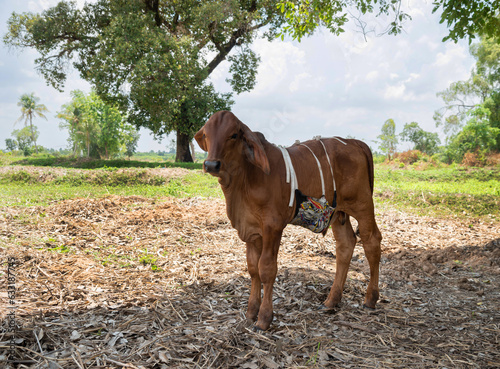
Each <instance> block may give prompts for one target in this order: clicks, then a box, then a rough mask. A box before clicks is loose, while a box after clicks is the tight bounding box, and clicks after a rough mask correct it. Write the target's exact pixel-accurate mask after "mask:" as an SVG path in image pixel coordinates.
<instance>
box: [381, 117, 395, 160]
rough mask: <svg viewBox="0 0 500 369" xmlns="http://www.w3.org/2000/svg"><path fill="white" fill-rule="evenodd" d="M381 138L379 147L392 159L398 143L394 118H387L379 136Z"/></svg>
mask: <svg viewBox="0 0 500 369" xmlns="http://www.w3.org/2000/svg"><path fill="white" fill-rule="evenodd" d="M377 138H378V139H379V140H380V145H379V148H380V150H381V151H382V152H383V153H384V154H386V155H387V158H388V159H389V160H390V159H391V156H392V155H393V154H394V153H395V152H396V146H397V144H398V137H397V135H396V123H394V120H393V119H387V120H386V121H385V123H384V125H383V126H382V133H381V134H380V135H379V136H377Z"/></svg>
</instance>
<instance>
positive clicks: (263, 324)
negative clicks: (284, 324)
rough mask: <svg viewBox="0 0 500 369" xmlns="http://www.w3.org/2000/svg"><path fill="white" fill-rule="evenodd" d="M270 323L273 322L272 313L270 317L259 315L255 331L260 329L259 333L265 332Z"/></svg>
mask: <svg viewBox="0 0 500 369" xmlns="http://www.w3.org/2000/svg"><path fill="white" fill-rule="evenodd" d="M272 321H273V314H272V313H271V314H270V315H263V314H259V319H258V320H257V323H255V329H257V330H259V329H260V330H261V331H267V330H268V329H269V327H270V326H271V322H272Z"/></svg>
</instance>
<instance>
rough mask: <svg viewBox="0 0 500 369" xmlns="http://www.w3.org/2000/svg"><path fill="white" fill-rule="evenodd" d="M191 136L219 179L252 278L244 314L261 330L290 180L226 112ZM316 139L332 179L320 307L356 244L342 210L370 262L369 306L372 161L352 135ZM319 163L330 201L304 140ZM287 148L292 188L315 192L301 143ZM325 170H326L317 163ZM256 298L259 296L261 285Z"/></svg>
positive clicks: (270, 149) (375, 246) (372, 289)
mask: <svg viewBox="0 0 500 369" xmlns="http://www.w3.org/2000/svg"><path fill="white" fill-rule="evenodd" d="M195 139H196V141H197V142H198V144H199V145H200V147H201V148H202V149H203V150H204V151H208V157H207V160H205V162H204V170H205V171H206V172H208V173H210V174H211V175H213V176H216V177H218V178H219V183H220V185H221V187H222V190H223V192H224V196H225V198H226V210H227V216H228V217H229V219H230V221H231V225H232V226H233V227H234V228H236V230H237V231H238V235H239V237H240V238H241V239H242V240H243V241H244V242H246V253H247V263H248V272H249V273H250V276H251V279H252V287H251V291H250V298H249V300H248V309H247V314H246V315H247V318H248V319H252V320H257V323H256V328H258V329H262V330H266V329H268V328H269V326H270V324H271V322H272V320H273V306H272V293H273V284H274V280H275V278H276V273H277V258H278V250H279V247H280V241H281V235H282V233H283V229H284V228H285V227H286V225H287V224H288V223H290V221H291V220H292V218H293V217H294V213H295V206H294V207H289V200H290V191H291V188H290V184H288V183H286V172H285V162H284V159H283V155H282V153H281V151H280V149H279V148H278V147H276V146H274V145H273V144H271V143H269V142H268V141H266V139H265V138H264V136H263V135H262V134H261V133H259V132H252V131H251V130H250V129H249V128H248V127H247V126H246V125H245V124H243V123H242V122H241V121H240V120H239V119H238V118H236V116H235V115H234V114H232V113H231V112H229V111H220V112H217V113H215V114H214V115H212V117H211V118H210V119H209V120H208V122H207V123H206V124H205V125H204V126H203V127H202V128H201V129H200V130H199V131H198V133H197V134H196V135H195ZM342 141H343V142H341V141H339V140H338V139H334V138H325V139H322V142H323V144H324V145H325V148H326V152H328V155H329V157H330V161H331V165H332V167H333V176H334V178H335V182H336V184H337V208H336V211H335V213H334V215H333V220H332V223H331V226H332V229H333V233H334V236H335V240H336V248H337V272H336V275H335V280H334V282H333V285H332V288H331V290H330V294H329V295H328V298H327V299H326V301H325V302H324V305H325V306H326V308H329V309H331V308H333V307H335V306H336V305H337V304H338V303H339V302H340V300H341V298H342V290H343V287H344V283H345V281H346V277H347V271H348V268H349V264H350V262H351V257H352V253H353V250H354V246H355V244H356V236H355V234H354V232H353V229H352V226H351V223H350V221H349V216H352V217H354V218H355V219H357V221H358V223H359V234H360V237H361V240H362V242H363V247H364V250H365V254H366V257H367V259H368V262H369V264H370V282H369V284H368V288H367V291H366V296H365V301H364V304H365V306H366V307H369V308H374V307H375V304H376V302H377V300H378V296H379V288H378V279H379V262H380V241H381V239H382V236H381V234H380V231H379V230H378V227H377V224H376V222H375V215H374V208H373V198H372V195H373V160H372V154H371V151H370V149H369V148H368V146H367V145H366V144H364V143H363V142H361V141H358V140H352V139H347V140H344V139H342ZM305 144H307V146H308V147H309V148H310V149H311V150H312V151H314V153H315V155H316V156H317V157H318V159H319V161H320V162H321V165H322V168H323V176H324V178H325V183H326V184H330V185H329V186H328V185H327V186H326V187H327V188H326V198H327V200H328V202H329V203H330V204H332V202H333V197H334V190H333V186H332V175H331V172H330V170H329V165H328V161H327V158H326V153H325V150H324V148H323V147H322V145H321V142H319V141H318V140H311V141H307V142H305ZM288 152H289V154H290V157H291V159H292V162H293V166H294V168H295V171H296V174H297V179H298V188H299V190H300V191H301V192H302V193H304V194H305V195H308V196H312V197H316V198H319V197H320V196H321V194H322V188H321V182H320V180H319V171H318V166H317V164H316V161H315V159H314V157H313V156H312V155H311V153H310V152H309V149H308V148H307V147H304V146H301V145H293V146H291V147H289V148H288ZM325 168H327V169H325ZM262 285H263V286H264V296H263V297H262V298H261V287H262Z"/></svg>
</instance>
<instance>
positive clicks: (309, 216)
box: [290, 190, 336, 233]
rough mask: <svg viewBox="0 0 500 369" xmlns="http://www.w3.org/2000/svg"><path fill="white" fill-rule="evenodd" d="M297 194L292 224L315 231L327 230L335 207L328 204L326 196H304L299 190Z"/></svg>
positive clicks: (322, 231)
mask: <svg viewBox="0 0 500 369" xmlns="http://www.w3.org/2000/svg"><path fill="white" fill-rule="evenodd" d="M295 196H296V201H297V202H296V204H297V205H296V210H295V217H294V218H293V220H292V221H291V222H290V224H294V225H298V226H301V227H304V228H307V229H309V230H311V231H313V232H314V233H324V232H326V229H327V228H328V226H329V225H330V221H331V219H332V215H333V213H334V212H335V208H334V207H331V206H330V205H329V204H328V201H327V200H326V198H325V196H321V198H319V199H315V198H314V197H309V196H304V195H303V194H302V193H301V192H300V191H299V190H296V191H295ZM334 202H335V200H334ZM334 206H336V204H334Z"/></svg>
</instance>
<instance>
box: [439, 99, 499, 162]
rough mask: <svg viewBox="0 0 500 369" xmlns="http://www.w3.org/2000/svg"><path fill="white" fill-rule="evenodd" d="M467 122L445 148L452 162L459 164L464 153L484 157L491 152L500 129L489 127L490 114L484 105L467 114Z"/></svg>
mask: <svg viewBox="0 0 500 369" xmlns="http://www.w3.org/2000/svg"><path fill="white" fill-rule="evenodd" d="M468 115H469V117H470V119H469V121H468V123H467V124H466V126H465V127H464V128H463V129H462V131H460V132H459V133H458V134H457V135H455V136H453V137H452V139H451V140H450V144H449V145H448V147H447V149H446V150H447V151H449V155H450V156H451V158H452V159H453V161H456V162H461V161H462V158H463V157H464V155H465V153H468V152H469V153H473V152H478V153H480V154H482V155H484V154H485V153H487V152H490V151H492V150H493V149H494V148H495V146H496V143H497V139H498V137H499V136H500V128H496V127H492V126H491V125H490V120H489V115H490V112H489V110H488V109H487V108H485V107H484V105H478V106H477V107H476V108H475V109H474V110H471V111H470V112H469V114H468Z"/></svg>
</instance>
